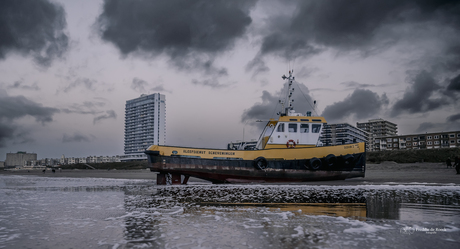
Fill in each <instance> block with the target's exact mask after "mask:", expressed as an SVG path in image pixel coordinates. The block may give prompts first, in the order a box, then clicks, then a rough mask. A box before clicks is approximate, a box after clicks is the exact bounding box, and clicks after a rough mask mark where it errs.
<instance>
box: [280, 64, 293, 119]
mask: <svg viewBox="0 0 460 249" xmlns="http://www.w3.org/2000/svg"><path fill="white" fill-rule="evenodd" d="M293 73H294V70H292V71H289V77H286V76H285V75H283V76H282V77H281V78H282V79H283V80H286V79H287V80H288V91H287V92H286V94H287V96H286V100H287V101H286V103H284V102H282V107H281V108H282V109H281V116H286V115H287V114H288V113H289V111H290V110H292V102H293V101H294V100H293V99H292V93H293V92H294V88H291V87H292V81H293V80H294V76H292V74H293ZM285 104H286V105H287V107H285Z"/></svg>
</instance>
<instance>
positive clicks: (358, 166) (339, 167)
mask: <svg viewBox="0 0 460 249" xmlns="http://www.w3.org/2000/svg"><path fill="white" fill-rule="evenodd" d="M145 153H146V154H147V155H148V159H149V166H150V170H151V171H154V172H159V173H160V174H159V175H158V177H157V183H158V184H166V183H167V181H168V180H169V181H170V182H169V183H172V184H181V183H182V184H183V183H186V181H187V180H186V179H188V177H190V176H193V177H197V178H201V179H205V180H209V181H211V182H213V183H249V182H257V183H262V182H304V181H318V180H339V179H346V178H351V177H364V175H365V163H366V156H365V144H364V143H356V144H346V145H337V146H325V147H303V148H272V149H264V150H219V149H201V148H188V147H175V146H158V145H152V146H150V147H149V148H148V149H147V150H146V152H145ZM181 175H182V176H185V178H184V177H182V178H184V179H182V178H181ZM168 176H171V178H172V179H168Z"/></svg>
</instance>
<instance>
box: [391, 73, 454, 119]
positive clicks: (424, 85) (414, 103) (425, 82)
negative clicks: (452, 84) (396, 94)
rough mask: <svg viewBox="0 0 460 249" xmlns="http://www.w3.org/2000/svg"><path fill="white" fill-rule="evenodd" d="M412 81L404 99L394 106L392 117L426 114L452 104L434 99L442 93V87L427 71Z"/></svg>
mask: <svg viewBox="0 0 460 249" xmlns="http://www.w3.org/2000/svg"><path fill="white" fill-rule="evenodd" d="M411 81H412V86H411V87H410V88H409V89H408V90H406V92H405V93H404V96H403V98H402V99H400V100H398V101H397V102H396V103H395V104H394V105H393V108H392V111H391V116H392V117H395V116H398V115H400V114H402V113H409V114H414V113H424V112H428V111H432V110H436V109H439V108H441V107H443V106H445V105H448V104H450V103H449V101H447V100H446V99H445V98H440V97H439V98H434V97H433V95H435V93H436V92H439V91H440V89H441V86H439V85H438V84H437V83H436V81H435V79H434V78H433V76H432V75H431V74H430V73H428V72H427V71H421V72H420V73H418V74H417V75H415V77H414V78H413V79H412V80H411Z"/></svg>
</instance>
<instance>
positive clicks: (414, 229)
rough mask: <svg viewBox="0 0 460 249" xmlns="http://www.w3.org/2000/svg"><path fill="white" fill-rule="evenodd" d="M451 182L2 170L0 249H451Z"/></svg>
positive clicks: (456, 227)
mask: <svg viewBox="0 0 460 249" xmlns="http://www.w3.org/2000/svg"><path fill="white" fill-rule="evenodd" d="M459 197H460V188H459V186H455V185H444V186H414V185H409V186H407V185H398V186H390V185H362V186H312V185H307V186H305V185H304V186H296V185H276V186H274V185H189V186H156V185H153V184H152V183H151V182H149V181H145V180H122V179H98V178H79V179H75V178H46V177H24V176H21V177H18V176H0V248H13V247H14V248H30V247H33V248H56V247H58V248H71V247H73V248H82V247H85V248H86V247H93V248H158V247H160V248H217V247H218V248H270V247H271V248H305V247H313V248H351V247H357V246H360V247H361V246H362V247H366V248H369V247H389V248H401V247H404V248H420V247H442V248H457V246H458V244H459V242H460V218H459V217H460V206H459V200H460V198H459Z"/></svg>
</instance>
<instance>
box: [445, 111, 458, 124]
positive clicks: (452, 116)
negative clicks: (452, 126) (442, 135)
mask: <svg viewBox="0 0 460 249" xmlns="http://www.w3.org/2000/svg"><path fill="white" fill-rule="evenodd" d="M446 120H447V121H448V122H457V121H460V113H458V114H454V115H451V116H449V117H447V119H446Z"/></svg>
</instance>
